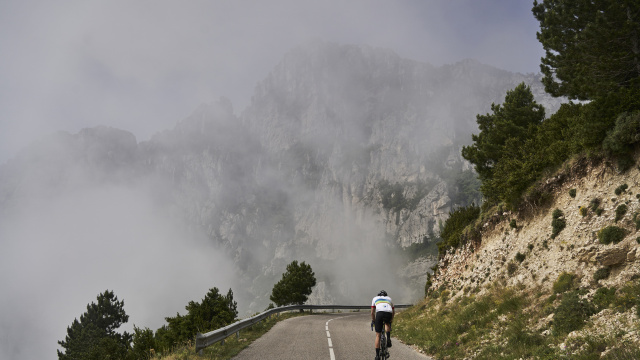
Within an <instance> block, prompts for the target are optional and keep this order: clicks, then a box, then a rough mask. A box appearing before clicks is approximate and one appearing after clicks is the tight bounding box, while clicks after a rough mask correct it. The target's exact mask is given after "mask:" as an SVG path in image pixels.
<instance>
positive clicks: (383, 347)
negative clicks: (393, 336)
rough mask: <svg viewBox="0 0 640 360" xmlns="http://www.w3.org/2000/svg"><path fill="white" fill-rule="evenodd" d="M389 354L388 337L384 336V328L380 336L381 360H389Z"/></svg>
mask: <svg viewBox="0 0 640 360" xmlns="http://www.w3.org/2000/svg"><path fill="white" fill-rule="evenodd" d="M388 357H389V352H388V351H387V336H386V335H385V334H384V328H383V329H382V334H380V360H387V358H388Z"/></svg>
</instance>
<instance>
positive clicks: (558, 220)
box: [551, 209, 567, 238]
mask: <svg viewBox="0 0 640 360" xmlns="http://www.w3.org/2000/svg"><path fill="white" fill-rule="evenodd" d="M552 217H553V220H551V227H552V232H551V238H555V237H556V236H558V234H560V232H561V231H562V230H563V229H564V228H565V227H566V226H567V222H566V220H565V219H564V213H563V212H562V210H560V209H555V210H553V214H552Z"/></svg>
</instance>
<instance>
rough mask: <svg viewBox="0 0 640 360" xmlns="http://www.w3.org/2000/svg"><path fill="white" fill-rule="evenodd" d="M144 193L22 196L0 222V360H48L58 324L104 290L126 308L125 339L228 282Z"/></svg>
mask: <svg viewBox="0 0 640 360" xmlns="http://www.w3.org/2000/svg"><path fill="white" fill-rule="evenodd" d="M143 189H144V188H142V187H127V186H99V187H85V188H83V189H81V190H78V191H73V192H67V193H64V194H60V195H55V196H52V197H49V198H39V199H30V198H24V199H21V200H22V203H21V205H20V207H19V208H18V209H14V212H12V213H11V214H10V215H7V216H4V217H3V218H2V219H0V221H1V222H0V239H2V251H1V252H0V284H1V286H2V296H1V297H0V309H1V311H0V324H1V325H0V358H2V359H48V358H55V350H56V349H57V348H58V346H57V341H58V340H63V339H64V337H65V336H66V327H67V326H69V325H70V324H71V322H72V321H73V319H74V318H79V317H80V315H81V314H82V313H84V311H86V306H87V304H89V303H90V302H93V301H95V300H96V296H97V295H98V294H99V293H101V292H103V291H105V290H107V289H108V290H112V291H114V292H115V294H116V295H117V296H118V298H119V299H120V300H124V301H125V307H124V308H125V311H126V312H127V314H128V315H129V316H130V318H129V322H128V323H127V324H125V326H123V328H122V329H120V330H121V331H122V330H128V331H130V332H131V331H132V328H133V324H135V325H136V326H138V327H143V328H144V327H149V328H151V329H153V330H155V329H157V328H158V327H160V326H162V325H163V324H164V323H165V322H164V317H165V316H174V315H175V313H176V312H180V313H181V314H184V313H185V310H184V306H185V305H186V304H187V303H188V302H189V301H191V300H196V301H198V300H200V299H202V298H203V297H204V295H205V294H206V292H207V291H208V289H209V288H212V287H214V286H215V287H218V288H220V289H221V291H223V292H226V290H227V289H228V288H229V287H231V286H232V284H233V283H235V282H236V281H235V280H234V275H233V271H229V270H230V269H232V267H233V264H231V263H230V261H228V260H226V259H225V257H224V256H222V253H221V252H220V251H219V250H217V249H215V248H214V247H213V246H212V245H211V243H210V242H209V241H207V238H206V237H204V236H203V235H201V234H198V233H193V232H191V231H189V230H188V229H187V228H186V226H184V224H181V223H180V222H179V221H177V220H176V219H175V218H173V217H171V216H169V214H168V213H166V212H163V211H162V210H158V206H157V204H154V200H153V199H152V197H151V196H150V195H149V194H147V193H146V192H145V191H144V190H143Z"/></svg>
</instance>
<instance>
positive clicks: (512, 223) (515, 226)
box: [509, 219, 518, 229]
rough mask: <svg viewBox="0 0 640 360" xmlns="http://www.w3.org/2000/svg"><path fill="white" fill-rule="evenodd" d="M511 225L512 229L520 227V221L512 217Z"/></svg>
mask: <svg viewBox="0 0 640 360" xmlns="http://www.w3.org/2000/svg"><path fill="white" fill-rule="evenodd" d="M509 226H510V227H511V228H512V229H517V228H518V223H516V219H511V221H510V222H509Z"/></svg>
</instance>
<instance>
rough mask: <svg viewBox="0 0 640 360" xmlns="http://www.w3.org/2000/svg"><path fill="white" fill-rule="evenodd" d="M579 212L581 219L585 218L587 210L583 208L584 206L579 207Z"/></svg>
mask: <svg viewBox="0 0 640 360" xmlns="http://www.w3.org/2000/svg"><path fill="white" fill-rule="evenodd" d="M579 211H580V215H581V216H582V217H585V216H587V208H586V207H584V206H580V210H579Z"/></svg>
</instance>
